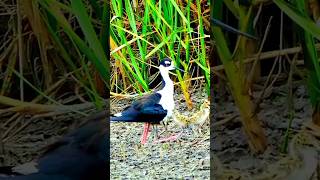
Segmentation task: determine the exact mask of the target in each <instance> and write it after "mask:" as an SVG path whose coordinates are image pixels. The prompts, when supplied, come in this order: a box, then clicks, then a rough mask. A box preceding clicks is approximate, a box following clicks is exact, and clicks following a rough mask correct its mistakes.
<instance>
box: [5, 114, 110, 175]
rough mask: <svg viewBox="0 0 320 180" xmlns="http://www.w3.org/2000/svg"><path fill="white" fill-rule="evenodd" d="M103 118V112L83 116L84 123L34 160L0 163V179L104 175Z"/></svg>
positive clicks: (104, 125) (105, 131)
mask: <svg viewBox="0 0 320 180" xmlns="http://www.w3.org/2000/svg"><path fill="white" fill-rule="evenodd" d="M106 118H107V113H106V112H101V113H97V114H95V115H93V116H89V117H86V118H84V119H83V121H84V122H86V123H84V124H83V125H82V126H81V127H80V128H78V129H75V130H73V131H72V132H71V133H69V134H68V135H66V136H64V137H63V138H62V139H60V140H59V141H57V142H56V143H54V144H52V145H50V146H49V147H48V149H47V151H46V152H45V153H44V154H43V155H42V156H41V157H40V158H39V159H38V160H37V161H34V162H32V163H27V164H24V165H20V166H17V167H13V168H8V167H0V180H2V179H8V180H46V179H50V180H67V179H69V180H71V179H79V180H87V179H104V178H105V177H106V172H107V169H108V158H109V156H108V154H107V152H108V141H109V138H108V132H109V131H108V129H107V124H106V121H105V120H106ZM83 121H81V122H83ZM4 169H5V170H6V171H7V172H4ZM9 170H10V171H11V172H8V171H9ZM9 173H10V176H6V177H4V176H2V175H4V174H7V175H9ZM1 174H2V175H1ZM13 175H14V176H13Z"/></svg>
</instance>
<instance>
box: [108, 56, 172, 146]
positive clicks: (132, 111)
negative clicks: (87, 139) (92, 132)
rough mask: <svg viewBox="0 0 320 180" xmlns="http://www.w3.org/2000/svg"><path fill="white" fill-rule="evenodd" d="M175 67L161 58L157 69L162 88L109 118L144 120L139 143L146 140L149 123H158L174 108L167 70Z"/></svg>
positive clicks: (169, 61) (112, 119) (170, 82)
mask: <svg viewBox="0 0 320 180" xmlns="http://www.w3.org/2000/svg"><path fill="white" fill-rule="evenodd" d="M174 69H176V67H175V66H174V64H173V62H172V61H171V60H170V59H169V58H165V59H163V60H161V62H160V65H159V71H160V74H161V77H162V86H163V87H162V89H161V90H159V91H155V92H154V93H152V94H150V95H146V96H143V97H141V98H140V99H138V100H136V101H135V102H133V103H132V104H131V105H130V106H129V107H127V108H126V109H124V111H122V112H121V113H117V114H115V115H114V116H112V117H111V118H110V120H111V121H120V122H145V125H144V131H143V134H142V138H141V143H142V144H145V143H146V141H147V137H148V133H149V128H150V125H151V124H159V123H160V121H162V120H163V119H165V118H167V117H170V116H171V115H172V111H173V109H174V100H173V93H174V86H173V81H172V80H171V79H170V77H169V71H170V70H174Z"/></svg>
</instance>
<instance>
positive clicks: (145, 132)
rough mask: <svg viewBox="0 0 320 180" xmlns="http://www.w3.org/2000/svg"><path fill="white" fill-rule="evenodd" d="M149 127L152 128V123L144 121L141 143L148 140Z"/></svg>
mask: <svg viewBox="0 0 320 180" xmlns="http://www.w3.org/2000/svg"><path fill="white" fill-rule="evenodd" d="M149 129H150V123H144V127H143V134H142V137H141V144H145V143H146V142H147V138H148V133H149Z"/></svg>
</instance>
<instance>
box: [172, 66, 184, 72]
mask: <svg viewBox="0 0 320 180" xmlns="http://www.w3.org/2000/svg"><path fill="white" fill-rule="evenodd" d="M174 69H175V70H179V71H180V72H183V73H184V72H185V71H184V70H183V69H181V68H178V67H177V66H174Z"/></svg>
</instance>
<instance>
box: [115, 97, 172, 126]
mask: <svg viewBox="0 0 320 180" xmlns="http://www.w3.org/2000/svg"><path fill="white" fill-rule="evenodd" d="M160 99H161V94H159V93H153V94H150V95H148V96H143V97H142V98H140V99H138V100H136V101H134V102H133V103H132V104H131V105H130V106H129V107H127V108H126V109H125V110H124V111H122V113H121V116H119V117H117V116H112V117H111V119H110V120H111V121H123V122H150V123H159V122H160V121H161V120H163V118H164V117H165V116H166V115H167V110H164V109H163V107H162V106H161V105H160V104H158V103H159V102H160Z"/></svg>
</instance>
